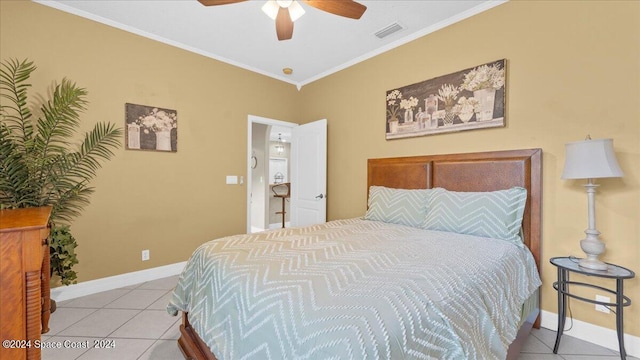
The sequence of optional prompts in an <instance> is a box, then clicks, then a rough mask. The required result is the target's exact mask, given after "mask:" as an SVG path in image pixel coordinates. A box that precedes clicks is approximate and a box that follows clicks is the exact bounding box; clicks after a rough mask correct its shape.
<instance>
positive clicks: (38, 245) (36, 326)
mask: <svg viewBox="0 0 640 360" xmlns="http://www.w3.org/2000/svg"><path fill="white" fill-rule="evenodd" d="M50 213H51V208H49V207H41V208H27V209H15V210H0V324H1V325H0V340H2V341H3V345H2V346H1V347H0V360H5V359H6V360H23V359H29V360H31V359H40V348H38V347H37V342H36V340H37V341H40V333H41V331H42V329H43V325H42V318H43V312H42V309H44V308H46V306H44V307H43V303H44V299H45V298H46V299H47V303H48V299H49V294H48V291H49V283H48V282H49V270H48V267H49V258H48V256H49V255H48V254H49V251H48V249H49V246H48V244H47V242H46V241H47V237H48V235H49V230H48V228H47V223H48V221H49V214H50ZM47 309H48V308H47ZM47 316H48V315H47ZM47 322H48V319H47ZM46 330H48V329H46ZM5 340H9V342H8V343H7V342H6V341H5ZM13 340H16V341H13Z"/></svg>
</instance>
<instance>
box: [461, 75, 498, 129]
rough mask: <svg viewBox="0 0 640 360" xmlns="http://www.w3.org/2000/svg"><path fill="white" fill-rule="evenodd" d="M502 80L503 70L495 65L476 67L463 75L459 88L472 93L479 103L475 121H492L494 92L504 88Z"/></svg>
mask: <svg viewBox="0 0 640 360" xmlns="http://www.w3.org/2000/svg"><path fill="white" fill-rule="evenodd" d="M504 80H505V75H504V69H501V68H500V65H499V64H497V63H496V64H493V65H491V66H489V65H481V66H478V67H476V68H474V69H472V70H470V71H469V72H468V73H466V74H465V75H464V80H463V81H462V85H460V88H461V89H463V90H467V91H472V92H473V97H474V98H475V99H476V100H478V103H479V107H480V111H479V112H477V114H476V121H485V120H491V119H493V106H494V103H495V98H496V90H498V89H500V88H502V87H503V86H504Z"/></svg>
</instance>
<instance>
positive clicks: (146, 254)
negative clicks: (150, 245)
mask: <svg viewBox="0 0 640 360" xmlns="http://www.w3.org/2000/svg"><path fill="white" fill-rule="evenodd" d="M147 260H149V250H142V261H147Z"/></svg>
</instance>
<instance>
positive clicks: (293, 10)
mask: <svg viewBox="0 0 640 360" xmlns="http://www.w3.org/2000/svg"><path fill="white" fill-rule="evenodd" d="M280 8H285V9H289V16H290V18H291V21H296V20H298V19H299V18H300V17H301V16H302V15H304V12H305V11H304V9H303V8H302V6H300V4H299V3H298V2H297V1H292V0H288V1H283V0H269V1H267V2H266V3H265V4H264V5H263V6H262V11H263V12H264V13H265V14H267V16H268V17H270V18H271V19H272V20H275V19H276V17H277V16H278V11H279V10H280Z"/></svg>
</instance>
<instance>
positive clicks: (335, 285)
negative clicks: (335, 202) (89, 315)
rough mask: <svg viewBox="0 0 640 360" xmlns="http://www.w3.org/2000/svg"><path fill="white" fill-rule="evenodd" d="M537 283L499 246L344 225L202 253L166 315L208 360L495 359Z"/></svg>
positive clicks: (221, 245)
mask: <svg viewBox="0 0 640 360" xmlns="http://www.w3.org/2000/svg"><path fill="white" fill-rule="evenodd" d="M540 284H541V282H540V278H539V276H538V273H537V271H536V267H535V263H534V260H533V256H532V255H531V253H530V252H529V251H528V250H527V249H523V248H521V247H518V246H515V245H514V244H512V243H509V242H507V241H503V240H495V239H487V238H480V237H475V236H469V235H460V234H453V233H446V232H438V231H429V230H422V229H417V228H413V227H407V226H402V225H395V224H387V223H383V222H377V221H368V220H363V219H348V220H337V221H331V222H328V223H325V224H321V225H315V226H310V227H304V228H291V229H281V230H274V231H267V232H263V233H255V234H249V235H238V236H230V237H225V238H221V239H217V240H213V241H210V242H208V243H206V244H203V245H202V246H200V247H199V248H198V249H196V251H195V252H194V253H193V255H192V256H191V258H190V259H189V261H188V263H187V265H186V267H185V269H184V271H183V272H182V275H181V276H180V279H179V281H178V285H177V286H176V288H175V290H174V291H173V294H172V297H171V300H170V303H169V305H168V306H167V311H168V312H169V313H171V314H173V315H177V313H178V311H186V312H188V313H189V322H190V323H191V324H192V325H193V327H194V329H195V330H196V331H197V332H198V334H199V335H200V337H201V338H202V339H203V340H204V341H205V342H206V343H207V345H208V346H209V347H210V349H211V350H212V352H213V353H214V354H216V356H217V357H218V359H220V360H226V359H504V358H505V357H506V354H507V348H508V346H509V344H510V343H511V341H513V339H515V336H516V333H517V331H518V323H519V320H520V319H519V318H520V309H521V306H522V304H523V302H524V301H525V299H527V298H528V297H529V296H530V295H531V294H532V293H533V292H534V291H535V289H537V288H538V287H539V286H540Z"/></svg>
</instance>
